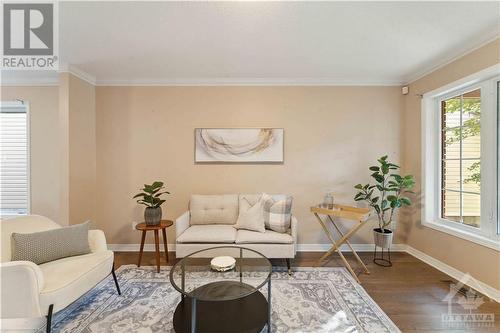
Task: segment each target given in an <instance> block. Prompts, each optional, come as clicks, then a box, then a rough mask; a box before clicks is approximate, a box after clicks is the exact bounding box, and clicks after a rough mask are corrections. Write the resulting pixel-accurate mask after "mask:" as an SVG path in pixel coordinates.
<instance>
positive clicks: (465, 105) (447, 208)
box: [440, 89, 481, 227]
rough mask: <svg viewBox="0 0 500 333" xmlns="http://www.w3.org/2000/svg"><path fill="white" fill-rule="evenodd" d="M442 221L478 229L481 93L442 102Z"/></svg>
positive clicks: (479, 219)
mask: <svg viewBox="0 0 500 333" xmlns="http://www.w3.org/2000/svg"><path fill="white" fill-rule="evenodd" d="M440 105H441V217H442V218H444V219H447V220H450V221H454V222H457V223H463V224H466V225H470V226H473V227H480V223H481V90H480V89H475V90H473V91H468V92H465V93H463V94H460V95H457V96H453V97H451V98H448V99H445V100H441V103H440Z"/></svg>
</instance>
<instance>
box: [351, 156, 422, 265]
mask: <svg viewBox="0 0 500 333" xmlns="http://www.w3.org/2000/svg"><path fill="white" fill-rule="evenodd" d="M377 161H378V163H379V165H378V166H371V167H370V168H369V170H370V171H373V173H372V174H371V176H372V178H373V179H374V180H375V181H376V184H375V185H372V184H365V185H362V184H358V185H356V186H354V188H355V189H357V190H358V193H356V195H355V196H354V200H355V201H364V202H366V203H367V204H368V205H369V206H370V207H372V208H373V209H374V210H375V212H376V214H377V218H378V228H375V229H373V238H374V242H375V254H374V259H373V261H374V262H375V263H376V264H379V265H382V266H392V263H391V259H390V258H391V257H390V252H389V250H390V247H391V245H392V239H393V230H392V224H393V221H394V220H393V219H394V213H395V211H396V210H397V209H399V208H400V207H402V206H410V205H411V204H412V202H411V200H410V199H409V198H408V197H406V196H404V194H406V193H413V192H411V191H410V190H411V189H412V188H413V186H414V185H415V179H414V177H413V176H412V175H407V176H400V175H399V174H397V173H395V172H397V171H396V170H399V168H400V167H399V166H398V165H396V164H393V163H390V162H388V161H387V156H382V157H381V158H379V159H378V160H377ZM377 246H378V247H380V248H382V258H377V257H376V250H377ZM384 249H387V251H388V252H389V260H386V259H384V252H383V251H384Z"/></svg>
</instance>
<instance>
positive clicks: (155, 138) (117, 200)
mask: <svg viewBox="0 0 500 333" xmlns="http://www.w3.org/2000/svg"><path fill="white" fill-rule="evenodd" d="M96 106H97V183H98V191H97V223H98V226H99V228H102V229H104V231H105V232H106V236H107V237H108V241H109V242H110V243H120V244H127V243H138V242H139V241H140V235H139V233H138V232H136V231H133V230H132V221H141V220H142V212H143V207H142V206H138V205H137V204H136V203H135V201H134V200H132V196H133V195H134V194H135V193H136V192H137V191H138V189H139V188H140V187H141V186H142V184H144V182H152V181H154V180H164V181H165V182H166V184H167V186H168V189H169V190H170V191H171V192H172V195H171V196H170V197H169V198H168V201H167V203H166V205H165V214H164V215H165V216H166V217H168V218H171V219H174V218H176V217H178V216H179V215H180V214H181V213H183V212H184V211H185V210H186V209H187V206H188V201H189V196H190V195H191V194H193V193H245V192H247V193H248V192H250V193H252V192H254V193H255V192H262V191H264V192H268V193H287V194H290V195H293V197H294V199H295V201H294V207H293V211H294V213H295V215H297V217H298V219H299V228H300V229H299V242H300V243H309V244H317V243H327V239H326V237H325V236H324V234H323V232H322V231H321V229H320V226H319V225H318V223H317V222H316V221H315V220H314V217H313V216H312V215H311V214H310V213H309V207H310V206H311V205H314V204H317V203H318V202H320V201H321V200H322V198H323V195H324V193H325V191H326V190H327V189H332V190H333V191H334V194H335V196H336V200H337V201H338V202H344V203H349V204H352V203H353V200H352V197H353V195H354V193H355V191H354V189H353V185H355V184H356V183H358V182H364V181H368V178H369V171H368V169H367V168H368V166H369V165H371V164H372V163H374V161H376V158H377V157H379V156H381V155H382V154H386V153H387V154H389V155H390V156H391V158H392V159H393V160H395V161H396V162H399V156H400V115H401V114H402V96H401V93H400V89H399V88H398V87H97V94H96ZM196 127H283V128H284V129H285V163H284V164H282V165H259V164H257V165H243V164H242V165H196V164H194V160H193V159H194V129H195V128H196ZM372 225H373V223H370V225H367V226H365V227H364V229H363V230H362V231H361V232H360V233H359V235H358V236H357V237H355V239H354V240H353V242H354V243H373V241H372V236H371V231H370V230H371V226H372ZM172 231H173V230H170V231H169V237H170V240H171V241H173V233H172ZM396 241H397V242H398V240H396Z"/></svg>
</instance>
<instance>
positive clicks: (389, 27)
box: [59, 1, 500, 84]
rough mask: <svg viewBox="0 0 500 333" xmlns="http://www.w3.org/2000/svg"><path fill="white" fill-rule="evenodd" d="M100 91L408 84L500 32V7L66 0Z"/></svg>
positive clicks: (64, 7) (63, 24)
mask: <svg viewBox="0 0 500 333" xmlns="http://www.w3.org/2000/svg"><path fill="white" fill-rule="evenodd" d="M59 11H60V29H59V34H60V56H61V60H62V62H63V63H68V64H71V65H73V66H76V67H77V68H78V69H80V70H81V71H83V72H86V73H88V74H90V76H93V77H95V79H96V81H97V83H98V84H134V83H135V84H176V83H178V84H217V83H220V84H232V83H235V84H245V83H248V84H252V83H255V84H265V83H269V84H280V83H282V84H294V83H295V84H322V83H323V84H403V83H407V82H409V81H411V80H413V79H415V78H417V77H419V76H421V75H422V74H425V73H427V72H428V71H430V70H431V69H434V68H436V67H437V66H440V65H442V64H444V63H446V62H449V61H450V60H452V59H454V58H456V57H457V56H460V55H463V54H464V53H465V52H467V51H470V50H471V49H473V48H475V47H477V46H479V45H483V44H484V43H485V42H487V41H491V40H493V39H494V38H495V37H498V36H499V33H500V30H499V28H500V26H499V25H500V2H497V1H493V2H64V3H60V8H59Z"/></svg>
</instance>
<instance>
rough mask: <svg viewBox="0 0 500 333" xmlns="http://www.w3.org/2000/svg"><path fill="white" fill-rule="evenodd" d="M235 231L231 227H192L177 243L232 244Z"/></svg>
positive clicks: (178, 238)
mask: <svg viewBox="0 0 500 333" xmlns="http://www.w3.org/2000/svg"><path fill="white" fill-rule="evenodd" d="M235 240H236V229H235V228H234V227H233V226H231V225H193V226H191V227H189V228H187V229H186V230H185V231H184V232H183V233H182V234H181V235H180V236H179V237H177V243H234V241H235Z"/></svg>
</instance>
